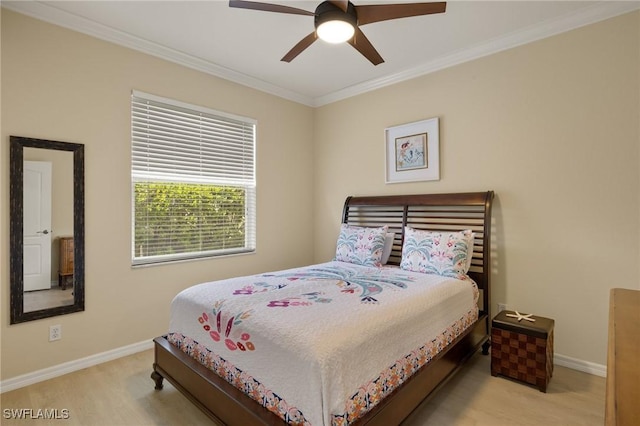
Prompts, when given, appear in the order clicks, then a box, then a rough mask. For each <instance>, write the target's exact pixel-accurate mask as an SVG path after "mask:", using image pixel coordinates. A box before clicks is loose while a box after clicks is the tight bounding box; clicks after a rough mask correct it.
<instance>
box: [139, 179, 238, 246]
mask: <svg viewBox="0 0 640 426" xmlns="http://www.w3.org/2000/svg"><path fill="white" fill-rule="evenodd" d="M134 193H135V251H136V253H135V256H136V257H145V256H157V255H167V254H176V253H192V252H195V253H197V252H203V251H211V250H224V249H233V248H242V247H244V246H245V207H246V191H245V189H244V188H242V187H233V186H219V185H206V184H190V183H154V182H151V183H150V182H137V183H134Z"/></svg>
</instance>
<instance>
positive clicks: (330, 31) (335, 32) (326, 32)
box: [316, 20, 355, 44]
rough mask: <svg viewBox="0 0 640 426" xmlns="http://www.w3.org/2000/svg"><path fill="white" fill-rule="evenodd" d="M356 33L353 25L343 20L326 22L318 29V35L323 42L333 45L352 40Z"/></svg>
mask: <svg viewBox="0 0 640 426" xmlns="http://www.w3.org/2000/svg"><path fill="white" fill-rule="evenodd" d="M354 33H355V28H353V25H351V24H350V23H349V22H346V21H343V20H333V21H326V22H323V23H322V24H320V25H318V28H316V34H318V37H320V39H321V40H324V41H326V42H327V43H333V44H337V43H344V42H345V41H347V40H350V39H351V37H353V34H354Z"/></svg>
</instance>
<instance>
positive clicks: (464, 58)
mask: <svg viewBox="0 0 640 426" xmlns="http://www.w3.org/2000/svg"><path fill="white" fill-rule="evenodd" d="M638 9H640V2H636V1H615V2H608V1H601V2H597V3H595V4H594V5H593V6H590V7H588V8H585V9H582V10H581V11H579V12H574V13H571V14H568V15H565V16H562V17H559V18H556V19H553V20H549V21H546V22H544V23H542V24H539V25H533V26H530V27H528V28H524V29H522V30H519V31H516V32H513V33H511V34H508V35H505V36H502V37H498V38H496V39H493V40H490V41H488V42H486V43H481V44H478V45H476V46H474V47H471V48H469V49H464V50H460V51H458V52H455V53H453V54H450V55H446V56H443V57H441V58H437V59H435V60H433V61H429V62H426V63H424V64H422V65H420V66H417V67H415V68H412V69H408V70H405V71H402V72H399V73H396V74H393V75H389V76H386V77H383V78H379V79H375V80H370V81H367V82H364V83H362V84H357V85H354V86H351V87H348V88H346V89H343V90H339V91H336V92H333V93H330V94H328V95H325V96H320V97H317V98H315V99H314V102H313V106H314V107H319V106H323V105H327V104H330V103H333V102H337V101H340V100H343V99H347V98H350V97H353V96H356V95H360V94H363V93H366V92H370V91H373V90H377V89H381V88H383V87H386V86H390V85H392V84H396V83H400V82H403V81H407V80H411V79H413V78H416V77H420V76H423V75H426V74H430V73H433V72H436V71H439V70H442V69H445V68H449V67H452V66H455V65H459V64H461V63H464V62H469V61H472V60H474V59H479V58H482V57H484V56H489V55H492V54H494V53H498V52H501V51H503V50H508V49H511V48H514V47H517V46H521V45H523V44H527V43H531V42H534V41H537V40H541V39H544V38H547V37H551V36H554V35H557V34H561V33H564V32H567V31H571V30H574V29H576V28H580V27H583V26H586V25H590V24H594V23H596V22H599V21H603V20H605V19H609V18H613V17H616V16H619V15H623V14H625V13H628V12H632V11H634V10H638Z"/></svg>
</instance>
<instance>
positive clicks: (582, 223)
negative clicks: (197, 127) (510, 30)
mask: <svg viewBox="0 0 640 426" xmlns="http://www.w3.org/2000/svg"><path fill="white" fill-rule="evenodd" d="M639 28H640V15H639V14H638V13H633V14H629V15H626V16H622V17H619V18H615V19H612V20H610V21H606V22H602V23H598V24H595V25H592V26H589V27H586V28H582V29H578V30H575V31H572V32H570V33H566V34H562V35H559V36H556V37H553V38H549V39H546V40H542V41H539V42H536V43H533V44H530V45H526V46H522V47H519V48H515V49H512V50H509V51H505V52H502V53H499V54H496V55H493V56H490V57H486V58H483V59H480V60H476V61H473V62H470V63H466V64H462V65H459V66H456V67H453V68H449V69H446V70H443V71H440V72H436V73H433V74H430V75H427V76H424V77H420V78H416V79H414V80H411V81H408V82H404V83H400V84H396V85H394V86H391V87H387V88H384V89H380V90H377V91H374V92H371V93H367V94H363V95H360V96H357V97H353V98H350V99H347V100H344V101H340V102H337V103H334V104H330V105H327V106H324V107H320V108H317V109H316V110H312V109H311V108H307V107H304V106H301V105H298V104H295V103H293V102H289V101H285V100H282V99H279V98H277V97H274V96H270V95H267V94H264V93H261V92H258V91H255V90H252V89H249V88H245V87H242V86H239V85H236V84H233V83H230V82H227V81H224V80H221V79H217V78H215V77H211V76H208V75H205V74H202V73H199V72H196V71H193V70H190V69H186V68H184V67H181V66H179V65H175V64H170V63H167V62H164V61H162V60H159V59H156V58H153V57H150V56H147V55H143V54H140V53H138V52H134V51H132V50H128V49H125V48H121V47H117V46H114V45H112V44H109V43H105V42H102V41H98V40H96V39H93V38H91V37H88V36H84V35H80V34H78V33H74V32H71V31H68V30H64V29H61V28H59V27H55V26H51V25H48V24H45V23H42V22H39V21H36V20H32V19H30V18H27V17H24V16H22V15H18V14H15V13H12V12H7V11H6V10H2V34H1V37H2V56H1V60H2V68H1V78H2V85H1V86H0V90H1V95H2V103H1V105H0V108H2V115H1V116H0V120H2V121H1V124H2V127H1V139H2V141H3V142H2V144H1V145H0V147H1V149H0V164H1V167H2V173H1V174H0V183H1V185H0V196H1V197H2V200H4V201H3V203H2V204H3V205H5V206H6V205H8V174H9V172H8V136H9V135H11V134H14V135H22V136H30V137H39V138H46V139H56V140H63V141H70V142H80V143H84V144H85V145H86V176H85V184H86V193H87V194H86V214H85V218H86V246H87V253H86V257H87V260H86V282H87V289H86V294H87V303H86V308H87V309H86V311H85V312H82V313H77V314H72V315H65V316H61V317H55V318H52V319H46V320H40V321H35V322H31V323H27V324H20V325H13V326H9V325H8V316H9V315H8V306H7V305H8V295H9V291H8V285H7V284H6V283H8V276H9V271H8V209H7V208H6V207H5V208H3V209H2V210H1V211H0V218H1V219H2V220H1V224H2V226H0V241H2V244H1V247H0V253H2V258H1V260H0V276H1V277H2V282H3V285H2V290H1V293H0V295H1V298H2V300H3V303H2V304H0V305H1V306H0V316H1V317H2V320H1V328H0V332H1V334H2V345H1V346H2V349H1V351H2V352H1V357H2V376H1V378H2V380H6V379H9V378H12V377H15V376H18V375H21V374H25V373H28V372H32V371H35V370H38V369H42V368H45V367H49V366H54V365H58V364H60V363H63V362H66V361H71V360H75V359H78V358H81V357H84V356H88V355H92V354H97V353H101V352H104V351H107V350H110V349H114V348H118V347H122V346H125V345H127V344H130V343H135V342H139V341H142V340H145V339H149V338H151V337H153V336H156V335H159V334H161V333H163V332H165V331H166V327H167V323H168V309H167V308H168V305H169V303H170V301H171V299H172V298H173V296H174V295H175V294H176V293H177V292H178V291H180V290H181V289H183V288H185V287H187V286H189V285H191V284H193V283H196V282H200V281H203V280H210V279H215V278H223V277H228V276H232V275H237V274H241V273H242V274H244V273H252V272H259V271H264V270H269V269H278V268H284V267H290V266H295V265H301V264H305V263H309V262H310V261H325V260H327V259H329V258H330V257H331V256H332V255H333V249H334V245H335V237H336V235H337V232H338V221H339V217H340V211H341V209H342V203H343V201H344V198H345V196H347V195H350V194H355V195H360V194H401V193H402V194H404V193H419V192H453V191H476V190H487V189H493V190H495V191H496V194H497V197H496V201H495V206H494V217H495V227H494V237H495V238H494V250H495V253H494V264H493V284H494V288H493V297H492V299H493V306H495V303H497V302H506V303H507V304H508V305H509V306H510V307H512V308H516V309H520V310H522V311H525V312H534V313H536V314H539V315H545V316H549V317H552V318H555V320H556V351H557V352H558V353H560V354H562V355H565V356H568V357H573V358H577V359H579V360H584V361H590V362H594V363H598V364H605V356H606V355H605V354H606V350H605V346H606V327H607V324H606V322H607V308H608V306H607V304H608V291H609V288H611V287H614V286H619V287H628V288H640V278H639V277H640V249H639V247H640V231H639V228H640V206H639V204H640V173H639V169H640V167H639V166H640V150H639V145H640V142H639V126H640V107H639V99H640V66H639V55H640V35H639ZM132 89H137V90H141V91H146V92H149V93H154V94H157V95H160V96H166V97H170V98H175V99H178V100H181V101H184V102H191V103H195V104H200V105H204V106H207V107H210V108H214V109H218V110H221V111H226V112H230V113H234V114H239V115H244V116H248V117H252V118H255V119H257V120H258V163H257V168H258V184H259V188H258V253H257V254H256V255H252V256H238V257H230V258H222V259H213V260H203V261H198V262H188V263H179V264H173V265H167V266H161V267H150V268H139V269H132V268H131V267H130V261H129V245H130V243H129V239H130V222H129V218H130V208H131V206H130V195H129V160H130V147H129V143H130V142H129V139H130V135H129V131H130V130H129V129H130V123H129V96H130V92H131V90H132ZM436 116H437V117H440V126H441V127H440V131H441V141H440V147H441V180H440V181H437V182H420V183H406V184H394V185H385V184H384V161H385V159H384V140H383V134H384V129H385V127H389V126H395V125H398V124H402V123H407V122H412V121H417V120H421V119H425V118H430V117H436ZM290 158H296V162H293V163H290V162H289V161H288V159H290ZM312 205H313V206H315V208H312ZM283 230H286V232H283ZM310 241H313V243H311V242H310ZM52 324H62V326H63V339H62V340H61V341H58V342H54V343H49V342H48V341H47V336H48V335H47V330H48V326H49V325H52ZM45 355H46V356H45Z"/></svg>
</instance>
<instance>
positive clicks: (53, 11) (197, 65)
mask: <svg viewBox="0 0 640 426" xmlns="http://www.w3.org/2000/svg"><path fill="white" fill-rule="evenodd" d="M1 5H2V7H3V8H5V9H8V10H12V11H14V12H17V13H21V14H23V15H27V16H30V17H32V18H35V19H38V20H41V21H45V22H48V23H50V24H54V25H58V26H61V27H64V28H68V29H70V30H73V31H78V32H80V33H83V34H87V35H90V36H92V37H96V38H98V39H101V40H104V41H108V42H111V43H114V44H117V45H120V46H124V47H128V48H130V49H133V50H137V51H139V52H142V53H146V54H148V55H152V56H155V57H158V58H161V59H164V60H167V61H169V62H173V63H176V64H178V65H182V66H185V67H187V68H191V69H194V70H197V71H201V72H204V73H207V74H210V75H213V76H216V77H220V78H223V79H225V80H229V81H231V82H234V83H238V84H241V85H243V86H247V87H250V88H252V89H256V90H259V91H262V92H265V93H269V94H272V95H275V96H278V97H281V98H284V99H288V100H290V101H294V102H297V103H300V104H303V105H307V106H313V98H312V97H309V96H305V95H301V94H299V93H297V92H294V91H291V90H288V89H284V88H282V87H279V86H276V85H273V84H271V83H267V82H265V81H263V80H260V79H257V78H254V77H251V76H248V75H246V74H243V73H240V72H237V71H234V70H232V69H229V68H225V67H222V66H220V65H218V64H214V63H213V62H209V61H205V60H204V59H201V58H198V57H196V56H192V55H187V54H185V53H182V52H180V51H177V50H174V49H171V48H168V47H165V46H162V45H160V44H158V43H154V42H151V41H148V40H145V39H143V38H140V37H136V36H133V35H131V34H128V33H126V32H123V31H119V30H116V29H114V28H111V27H108V26H106V25H102V24H100V23H98V22H95V21H92V20H90V19H86V18H83V17H80V16H77V15H74V14H72V13H69V12H66V11H64V10H61V9H58V8H56V7H54V6H51V5H48V4H45V3H40V2H38V1H10V2H2V4H1Z"/></svg>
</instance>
